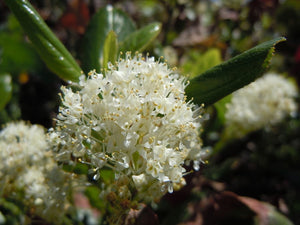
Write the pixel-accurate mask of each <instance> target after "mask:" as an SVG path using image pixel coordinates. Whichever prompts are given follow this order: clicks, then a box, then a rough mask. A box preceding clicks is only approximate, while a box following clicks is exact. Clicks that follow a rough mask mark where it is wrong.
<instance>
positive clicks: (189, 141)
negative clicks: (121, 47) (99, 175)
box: [50, 53, 202, 189]
mask: <svg viewBox="0 0 300 225" xmlns="http://www.w3.org/2000/svg"><path fill="white" fill-rule="evenodd" d="M78 85H79V87H80V90H79V91H77V92H75V91H73V90H72V89H71V88H66V87H62V92H63V97H62V106H61V107H60V109H59V111H60V113H59V115H58V117H57V125H56V128H55V130H51V132H50V137H52V140H53V143H54V145H55V146H56V151H57V155H58V157H60V159H61V160H66V159H68V160H71V159H72V157H78V158H80V160H81V161H84V162H86V163H89V164H90V165H91V166H93V167H95V170H97V171H98V170H99V169H101V168H102V167H109V168H112V169H113V170H114V171H115V173H116V174H123V175H126V176H129V177H132V176H133V177H132V178H131V179H134V180H136V177H139V176H141V177H143V176H145V177H146V178H145V180H147V181H149V182H150V181H151V182H152V183H151V184H149V183H148V184H147V185H148V186H151V185H152V184H153V183H155V182H157V184H159V186H160V187H164V186H166V185H167V186H172V185H173V183H179V182H180V183H182V181H181V178H182V176H183V175H184V173H185V169H184V168H183V165H184V163H185V162H186V161H187V160H192V161H195V165H198V164H199V162H200V161H201V157H200V156H201V151H202V150H201V140H200V138H199V128H200V127H201V124H200V121H199V119H198V118H199V114H200V112H199V111H200V110H199V109H200V108H198V107H196V106H195V105H194V104H193V103H191V102H187V101H186V96H185V92H184V89H185V87H186V86H187V82H186V79H185V78H184V77H180V76H179V75H178V74H176V73H174V72H173V71H172V70H170V69H169V68H168V66H167V65H166V64H165V63H161V62H156V61H154V58H148V57H147V58H146V59H144V58H143V57H142V56H141V55H136V56H135V57H134V58H131V57H130V53H127V54H126V56H125V59H120V60H119V61H118V62H117V63H116V66H113V65H111V64H110V65H109V67H108V70H107V71H105V75H104V74H97V73H95V72H91V73H90V74H89V77H85V76H82V77H80V82H79V83H78ZM134 184H137V183H136V181H135V182H134ZM138 186H139V185H138ZM159 189H161V188H159Z"/></svg>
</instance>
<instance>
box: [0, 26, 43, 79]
mask: <svg viewBox="0 0 300 225" xmlns="http://www.w3.org/2000/svg"><path fill="white" fill-rule="evenodd" d="M16 53H17V54H16ZM0 59H1V60H0V73H10V74H12V75H13V76H14V75H19V74H20V73H21V72H24V71H26V72H28V71H36V70H37V69H38V68H40V66H41V61H40V59H39V56H38V55H37V53H36V51H35V49H34V48H33V47H32V46H31V45H29V44H28V43H26V42H25V41H23V40H20V39H19V38H17V37H15V36H13V35H9V34H8V33H5V32H0Z"/></svg>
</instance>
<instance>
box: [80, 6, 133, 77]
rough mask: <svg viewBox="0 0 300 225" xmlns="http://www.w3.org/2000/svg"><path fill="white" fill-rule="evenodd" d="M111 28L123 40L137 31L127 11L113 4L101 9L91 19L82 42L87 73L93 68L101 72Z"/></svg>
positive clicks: (82, 55) (82, 54) (83, 63)
mask: <svg viewBox="0 0 300 225" xmlns="http://www.w3.org/2000/svg"><path fill="white" fill-rule="evenodd" d="M111 30H113V31H114V32H115V33H116V35H117V37H118V41H119V42H121V41H123V40H124V39H125V38H126V37H127V36H128V35H129V34H130V33H131V32H133V31H135V26H134V24H133V22H132V20H131V19H130V18H129V17H128V16H127V15H126V14H125V13H123V12H122V11H120V10H118V9H114V8H112V6H107V7H106V8H103V9H100V10H99V11H98V12H97V13H96V14H95V15H94V17H93V18H92V19H91V21H90V24H89V26H88V28H87V30H86V33H85V36H84V38H83V42H82V49H81V62H82V68H83V71H84V72H85V73H88V72H89V71H90V70H93V69H95V70H96V71H97V72H100V68H101V62H102V56H103V46H104V41H105V38H106V37H107V35H108V33H109V32H110V31H111Z"/></svg>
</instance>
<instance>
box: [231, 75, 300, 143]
mask: <svg viewBox="0 0 300 225" xmlns="http://www.w3.org/2000/svg"><path fill="white" fill-rule="evenodd" d="M296 96H297V88H296V86H295V85H294V84H293V83H291V82H290V81H288V80H287V79H286V78H284V77H283V76H280V75H278V74H273V73H268V74H266V75H264V76H263V77H261V78H259V79H257V80H256V81H255V82H253V83H251V84H249V85H248V86H246V87H244V88H242V89H240V90H238V91H236V92H234V93H233V95H232V99H231V102H230V103H228V104H227V105H226V107H227V111H226V114H225V118H226V126H227V128H228V130H230V132H231V135H232V136H234V137H242V136H243V135H245V134H247V133H248V132H251V131H254V130H258V129H262V128H264V127H267V126H270V125H272V124H276V123H278V122H280V121H282V120H283V119H284V117H286V116H287V115H292V114H293V113H295V111H296V109H297V104H296V102H295V99H294V98H295V97H296Z"/></svg>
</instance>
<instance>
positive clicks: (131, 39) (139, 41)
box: [120, 23, 161, 52]
mask: <svg viewBox="0 0 300 225" xmlns="http://www.w3.org/2000/svg"><path fill="white" fill-rule="evenodd" d="M160 30H161V24H160V23H151V24H149V25H147V26H145V27H143V28H141V29H139V30H137V31H135V32H132V33H131V34H130V35H128V37H127V38H126V39H125V40H124V41H123V42H121V43H120V50H121V51H123V52H126V51H132V52H136V51H138V52H142V51H144V50H145V49H146V48H147V46H148V45H149V44H150V43H151V42H152V41H153V40H154V39H155V38H156V37H157V35H158V34H159V33H160Z"/></svg>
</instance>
